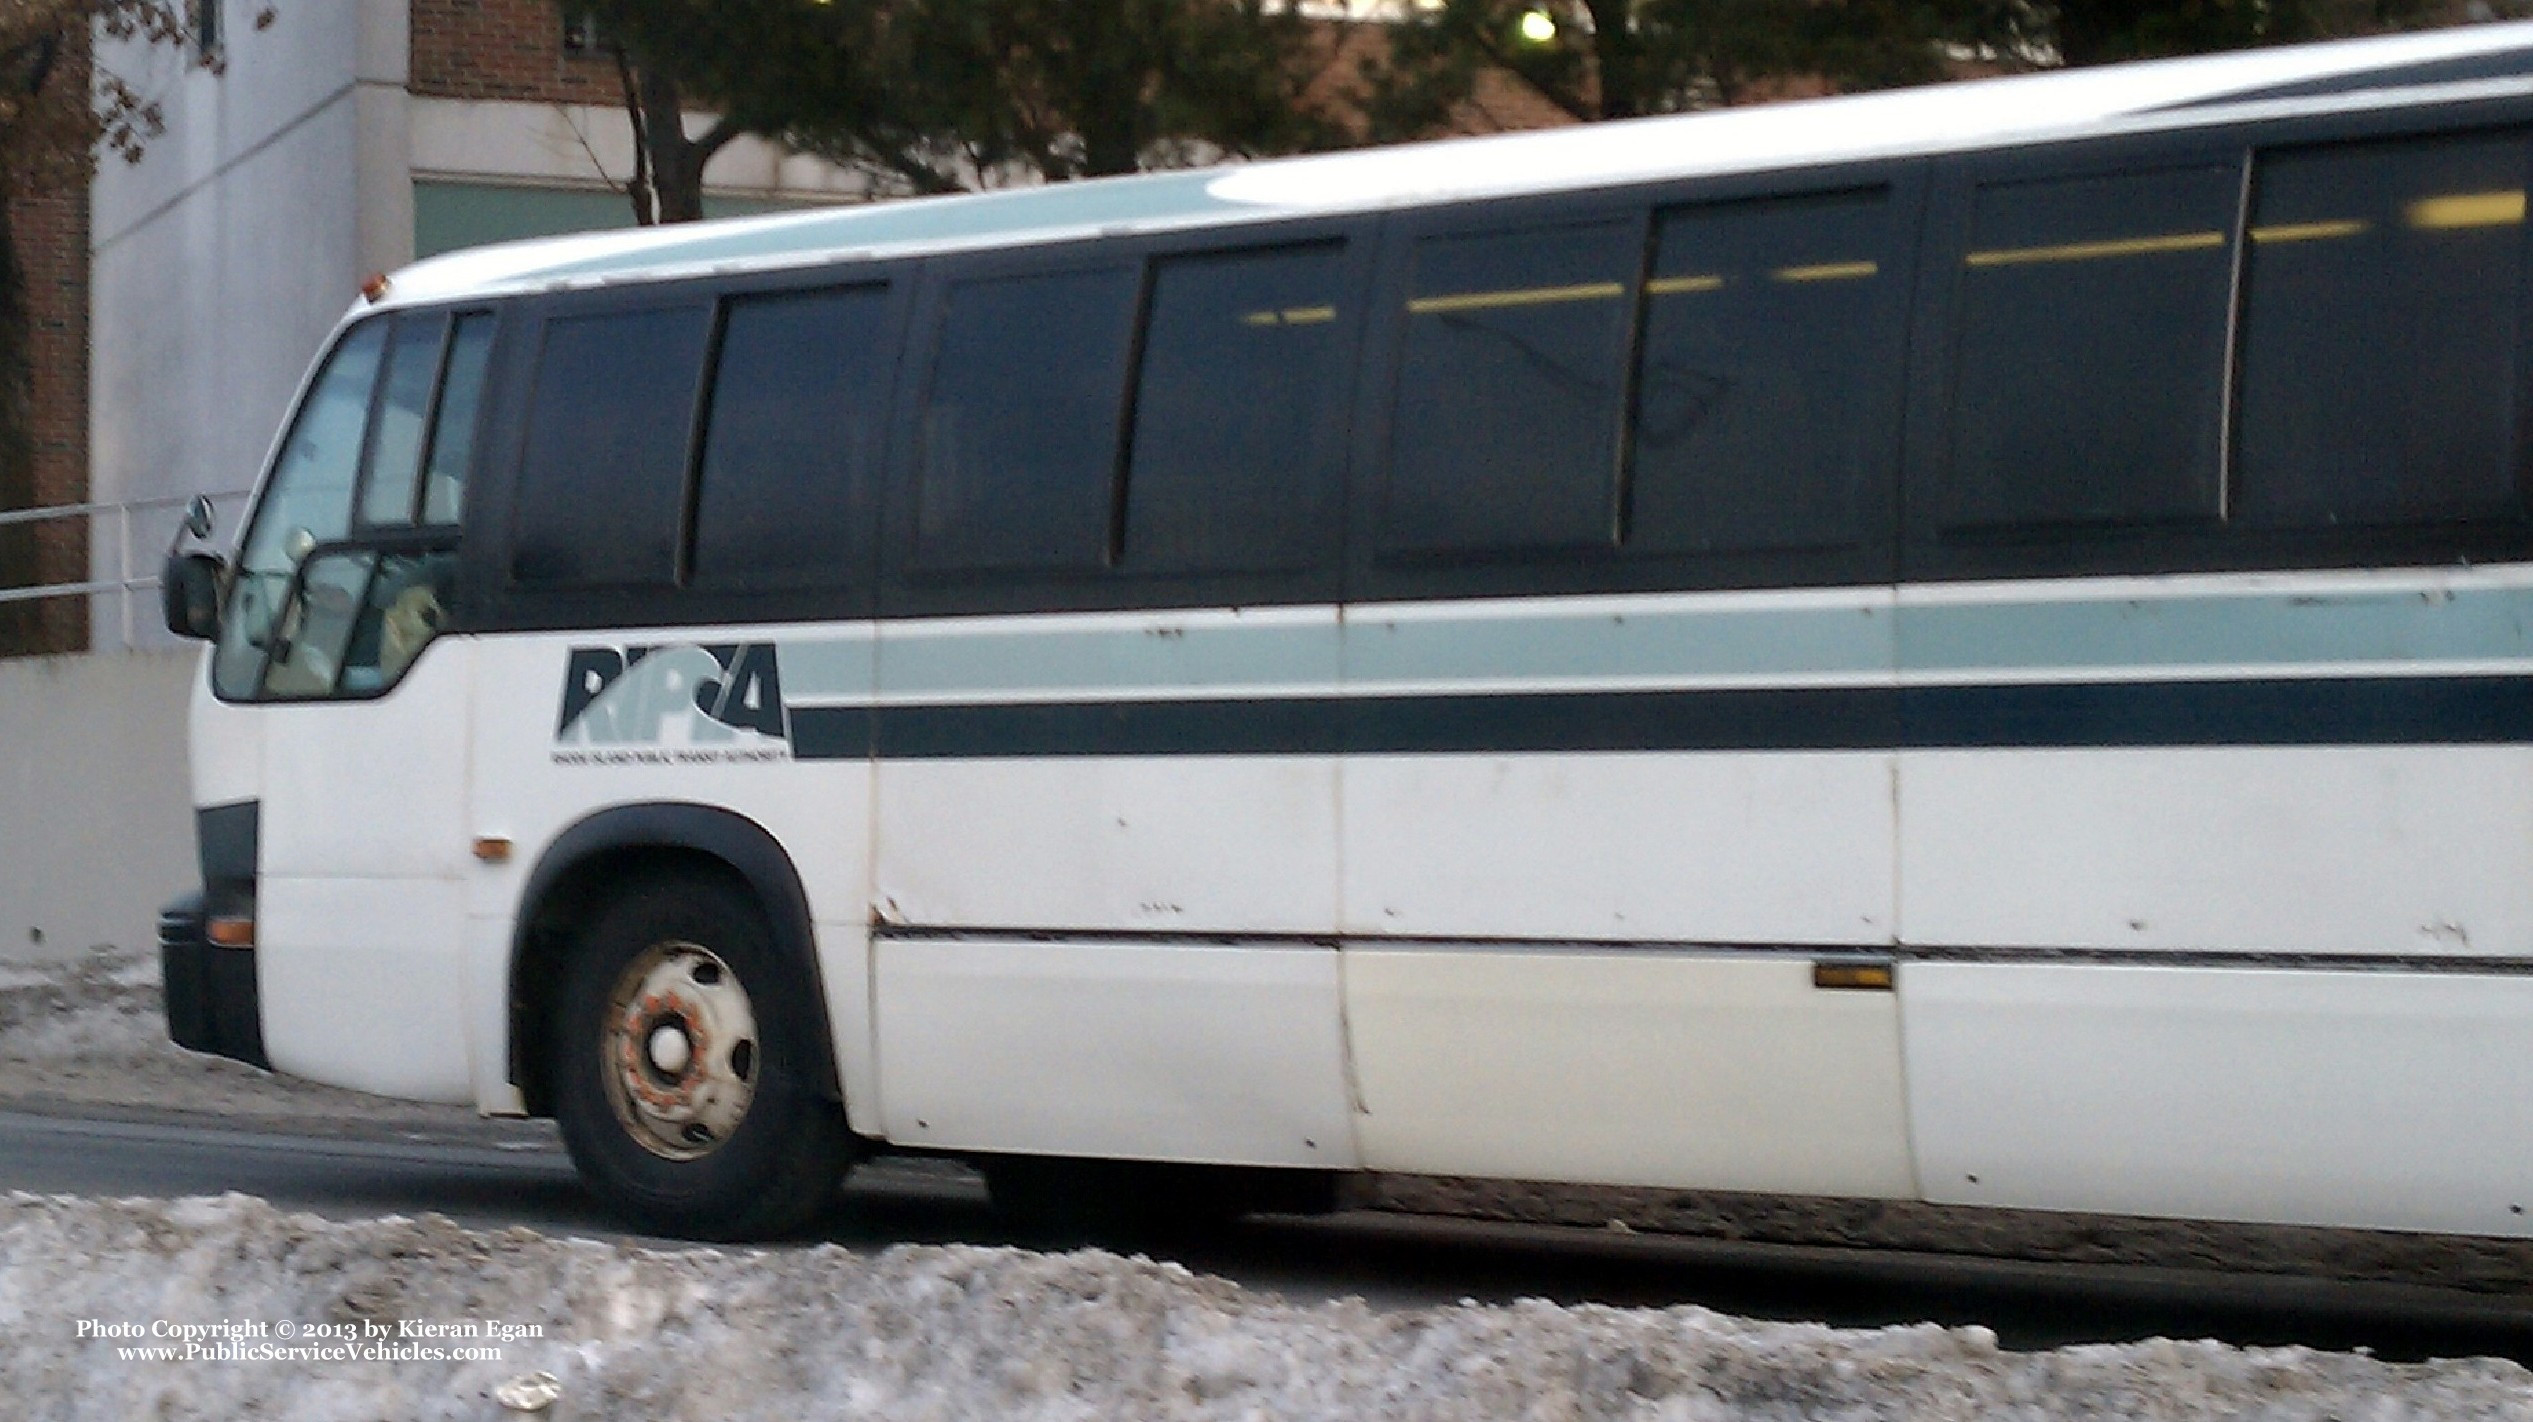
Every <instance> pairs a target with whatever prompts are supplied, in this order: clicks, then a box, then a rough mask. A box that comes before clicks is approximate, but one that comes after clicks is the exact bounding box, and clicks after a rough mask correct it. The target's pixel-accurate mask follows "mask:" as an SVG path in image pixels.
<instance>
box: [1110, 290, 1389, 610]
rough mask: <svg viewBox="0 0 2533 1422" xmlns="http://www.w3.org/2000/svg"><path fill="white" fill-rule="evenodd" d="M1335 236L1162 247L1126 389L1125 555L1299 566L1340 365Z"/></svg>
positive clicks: (1320, 482)
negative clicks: (1129, 450)
mask: <svg viewBox="0 0 2533 1422" xmlns="http://www.w3.org/2000/svg"><path fill="white" fill-rule="evenodd" d="M1343 268H1344V248H1343V247H1342V246H1340V245H1338V244H1335V243H1328V244H1324V245H1319V246H1311V247H1290V248H1282V249H1278V250H1274V251H1266V252H1243V253H1236V254H1227V255H1214V256H1203V257H1190V258H1183V259H1178V260H1165V261H1162V262H1160V263H1159V264H1157V266H1156V267H1155V268H1154V271H1153V277H1152V296H1151V315H1150V317H1149V320H1148V322H1147V324H1146V326H1145V329H1144V341H1143V371H1142V376H1141V379H1140V382H1139V384H1138V389H1137V394H1136V398H1135V421H1134V450H1133V459H1132V460H1131V462H1130V463H1129V465H1128V471H1129V472H1128V476H1127V479H1128V483H1127V488H1128V493H1127V522H1126V529H1125V547H1124V559H1123V562H1124V563H1125V565H1126V566H1128V567H1131V568H1137V569H1146V570H1156V571H1177V572H1242V571H1265V570H1271V569H1280V568H1293V567H1299V566H1304V565H1307V564H1309V563H1312V562H1314V561H1316V559H1315V558H1314V556H1313V555H1314V554H1315V553H1317V552H1319V551H1320V550H1323V549H1333V548H1334V546H1335V544H1336V541H1337V532H1336V523H1335V520H1333V519H1332V518H1330V517H1329V516H1328V513H1329V511H1328V509H1327V508H1326V507H1325V505H1326V502H1327V498H1326V495H1327V493H1328V492H1329V491H1330V490H1331V489H1332V488H1333V487H1334V480H1333V479H1331V478H1329V477H1328V466H1329V464H1330V463H1331V461H1332V460H1333V459H1334V457H1335V454H1336V448H1335V446H1336V441H1337V440H1338V439H1339V438H1340V437H1341V435H1342V424H1341V422H1340V421H1338V420H1336V419H1334V418H1332V417H1331V411H1330V408H1329V401H1330V397H1331V396H1332V395H1335V394H1337V393H1338V391H1339V390H1340V388H1341V385H1342V383H1343V381H1344V379H1345V353H1346V350H1345V347H1344V345H1343V344H1342V343H1341V342H1340V341H1339V339H1338V329H1339V328H1338V322H1337V315H1338V311H1337V288H1338V285H1339V281H1340V278H1341V277H1342V274H1343Z"/></svg>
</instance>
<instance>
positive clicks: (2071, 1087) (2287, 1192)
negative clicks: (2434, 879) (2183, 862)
mask: <svg viewBox="0 0 2533 1422" xmlns="http://www.w3.org/2000/svg"><path fill="white" fill-rule="evenodd" d="M1901 1003H1902V1007H1903V1013H1904V1016H1905V1019H1906V1027H1907V1041H1908V1074H1909V1096H1910V1106H1911V1113H1910V1114H1911V1121H1912V1124H1913V1126H1914V1128H1915V1134H1916V1142H1917V1153H1918V1165H1919V1170H1920V1173H1921V1175H1922V1177H1923V1179H1924V1181H1925V1187H1926V1197H1927V1198H1928V1199H1930V1200H1935V1201H1939V1202H1944V1203H1951V1204H1965V1205H2002V1206H2013V1207H2020V1208H2028V1209H2047V1210H2085V1211H2098V1212H2109V1213H2117V1214H2134V1215H2169V1216H2179V1217H2187V1218H2197V1219H2234V1220H2256V1221H2273V1222H2283V1223H2293V1224H2309V1225H2332V1226H2346V1227H2356V1228H2366V1229H2419V1230H2444V1231H2453V1232H2456V1233H2462V1234H2481V1235H2505V1236H2515V1237H2524V1236H2528V1235H2533V1213H2528V1210H2533V1155H2528V1153H2527V1152H2526V1150H2525V1142H2526V1141H2528V1140H2533V977H2528V976H2524V975H2521V974H2493V973H2464V972H2396V971H2366V970H2362V969H2361V970H2353V971H2351V970H2342V971H2330V970H2327V969H2307V968H2288V967H2205V966H2181V965H2173V966H2163V965H2138V964H2106V963H2066V962H2059V963H2043V962H2005V961H1996V962H1951V963H1910V964H1908V965H1906V970H1905V976H1904V979H1903V984H1902V989H1901Z"/></svg>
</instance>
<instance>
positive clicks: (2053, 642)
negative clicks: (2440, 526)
mask: <svg viewBox="0 0 2533 1422" xmlns="http://www.w3.org/2000/svg"><path fill="white" fill-rule="evenodd" d="M2519 657H2533V588H2472V589H2462V590H2457V591H2454V592H2451V593H2447V592H2437V591H2431V592H2378V591H2371V590H2369V591H2365V592H2327V593H2288V592H2277V591H2263V592H2257V593H2249V592H2247V593H2240V594H2217V595H2206V594H2202V595H2198V596H2182V597H2140V598H2122V599H2101V600H2089V601H2082V602H2040V601H2031V602H2012V603H1976V604H1943V603H1938V604H1933V605H1922V606H1910V607H1903V608H1901V609H1900V665H1901V667H1902V668H1903V669H1905V670H1908V671H1912V672H1942V671H2006V670H2015V671H2021V670H2043V671H2056V670H2073V669H2078V668H2089V667H2105V668H2118V669H2123V670H2139V669H2154V668H2184V667H2199V666H2254V667H2261V666H2277V667H2284V666H2295V665H2309V664H2314V663H2323V664H2328V663H2345V662H2387V663H2396V664H2397V663H2402V662H2446V661H2498V660H2506V659H2510V658H2519Z"/></svg>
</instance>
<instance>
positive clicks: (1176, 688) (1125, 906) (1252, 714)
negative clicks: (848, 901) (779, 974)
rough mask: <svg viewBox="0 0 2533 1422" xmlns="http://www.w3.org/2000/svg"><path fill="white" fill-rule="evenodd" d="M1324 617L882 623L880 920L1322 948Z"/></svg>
mask: <svg viewBox="0 0 2533 1422" xmlns="http://www.w3.org/2000/svg"><path fill="white" fill-rule="evenodd" d="M1336 625H1337V615H1336V612H1335V610H1334V609H1333V608H1328V607H1290V608H1268V609H1252V610H1245V611H1244V610H1234V609H1201V610H1194V611H1182V612H1131V613H1099V614H1067V615H1058V616H1044V617H1013V618H1003V617H996V618H973V619H943V620H940V621H911V620H910V621H903V622H886V623H883V624H881V628H880V649H879V695H880V702H881V707H880V712H879V718H880V719H879V764H878V770H877V774H878V783H877V794H878V797H879V810H878V816H877V826H878V853H877V861H876V862H877V869H878V880H877V884H876V886H875V893H876V901H875V910H876V916H877V918H878V920H879V921H880V922H882V923H883V924H887V925H892V926H899V927H914V928H925V929H980V930H982V929H1051V930H1064V931H1071V932H1091V931H1097V930H1103V929H1105V930H1127V931H1134V932H1158V933H1197V934H1244V933H1249V934H1254V933H1303V934H1326V933H1328V932H1329V931H1330V930H1332V929H1333V928H1334V927H1335V926H1336V921H1337V907H1336V892H1337V761H1336V757H1335V756H1334V755H1332V754H1330V751H1331V750H1332V749H1333V747H1332V746H1330V745H1329V743H1328V741H1329V728H1328V726H1327V724H1326V718H1327V712H1326V705H1327V702H1326V696H1327V693H1328V692H1329V691H1330V690H1332V689H1333V687H1334V685H1335V682H1336V674H1337V632H1336Z"/></svg>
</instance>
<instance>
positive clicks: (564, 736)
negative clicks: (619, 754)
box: [554, 642, 789, 759]
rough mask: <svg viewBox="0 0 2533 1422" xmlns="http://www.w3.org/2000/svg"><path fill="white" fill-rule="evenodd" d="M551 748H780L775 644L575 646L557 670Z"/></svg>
mask: <svg viewBox="0 0 2533 1422" xmlns="http://www.w3.org/2000/svg"><path fill="white" fill-rule="evenodd" d="M554 744H555V745H556V747H557V748H558V749H559V748H561V747H567V746H593V747H594V746H644V747H660V748H695V749H701V750H706V751H715V750H750V749H767V748H774V747H788V744H789V735H788V731H787V728H786V727H785V725H784V721H783V682H782V677H781V674H780V673H779V672H778V671H777V670H776V668H775V664H774V647H773V644H772V643H770V642H751V643H747V644H745V645H725V646H717V647H701V646H696V645H694V644H692V643H684V644H675V643H672V644H668V645H663V646H649V647H624V648H616V647H574V648H573V649H572V653H571V659H570V661H569V662H567V663H566V664H565V666H564V669H563V714H562V718H561V719H560V720H559V721H557V722H556V723H555V727H554ZM703 758H708V759H720V758H725V757H721V756H717V755H707V756H705V757H703Z"/></svg>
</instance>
